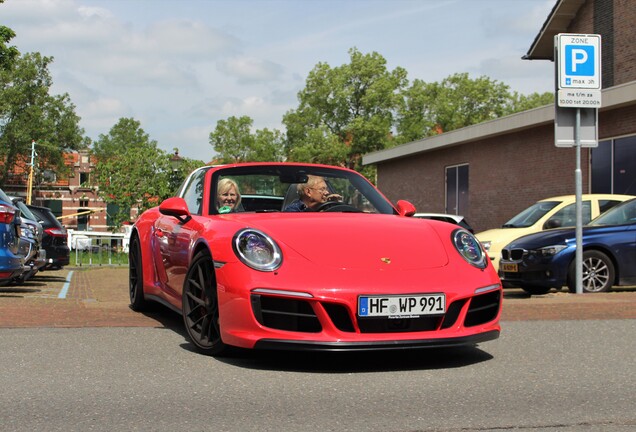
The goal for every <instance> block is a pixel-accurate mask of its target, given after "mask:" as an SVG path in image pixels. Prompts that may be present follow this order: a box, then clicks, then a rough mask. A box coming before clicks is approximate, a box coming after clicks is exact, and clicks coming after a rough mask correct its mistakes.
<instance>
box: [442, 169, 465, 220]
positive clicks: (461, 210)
mask: <svg viewBox="0 0 636 432" xmlns="http://www.w3.org/2000/svg"><path fill="white" fill-rule="evenodd" d="M446 213H450V214H456V215H465V214H467V213H468V165H455V166H452V167H446Z"/></svg>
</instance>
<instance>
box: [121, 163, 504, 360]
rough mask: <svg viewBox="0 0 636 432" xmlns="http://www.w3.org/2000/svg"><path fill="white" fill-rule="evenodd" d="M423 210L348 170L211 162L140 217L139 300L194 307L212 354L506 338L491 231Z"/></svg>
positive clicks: (133, 253) (134, 247)
mask: <svg viewBox="0 0 636 432" xmlns="http://www.w3.org/2000/svg"><path fill="white" fill-rule="evenodd" d="M312 197H313V198H312ZM321 201H324V202H321ZM292 210H293V211H292ZM414 213H415V207H414V206H413V205H412V204H410V203H409V202H407V201H398V202H397V205H396V206H393V205H392V204H391V202H389V201H388V200H387V199H386V198H385V197H384V195H382V193H380V192H379V191H378V190H377V189H376V188H375V187H374V186H373V185H372V184H371V183H370V182H369V181H368V180H367V179H365V178H364V177H363V176H361V175H360V174H358V173H357V172H355V171H352V170H348V169H344V168H337V167H331V166H325V165H312V164H296V163H246V164H233V165H223V166H206V167H202V168H199V169H197V170H195V171H194V172H192V173H191V174H190V176H189V177H188V178H187V179H186V181H185V182H184V184H183V185H182V186H181V188H180V190H179V192H178V193H177V196H176V197H173V198H169V199H167V200H165V201H164V202H162V203H161V204H160V205H159V206H158V207H155V208H152V209H150V210H147V211H146V212H144V213H143V214H142V215H141V217H140V218H139V220H138V221H137V222H136V223H135V225H134V228H133V232H132V235H131V240H130V241H131V243H130V245H131V246H130V255H129V256H130V258H129V259H130V287H129V288H130V303H131V307H132V309H133V310H136V311H141V310H143V309H144V308H145V307H146V306H147V305H148V303H149V302H151V301H156V302H160V303H162V304H164V305H166V306H168V307H169V308H171V309H173V310H175V311H177V312H178V313H180V314H182V316H183V320H184V323H185V328H186V329H187V333H188V335H189V337H190V339H191V340H192V343H193V344H194V346H195V347H196V348H197V350H198V351H200V352H202V353H204V354H210V355H218V354H221V353H222V352H223V351H224V350H226V349H227V348H228V347H230V346H233V347H241V348H256V349H290V350H327V351H345V350H376V349H377V350H388V349H405V348H423V347H445V346H456V345H475V344H477V343H480V342H484V341H488V340H492V339H496V338H497V337H498V336H499V332H500V326H499V317H500V313H501V304H502V298H503V292H502V287H501V282H500V280H499V278H498V276H497V273H496V271H495V270H494V269H493V268H492V265H491V264H490V260H489V259H488V257H487V256H486V254H485V252H484V251H483V249H482V248H481V245H480V243H479V241H478V240H477V239H476V238H475V237H474V236H473V235H472V234H471V233H470V232H468V231H466V230H464V229H463V228H461V227H458V226H457V225H454V224H450V223H446V222H439V221H434V220H424V219H417V218H413V217H410V216H412V215H413V214H414Z"/></svg>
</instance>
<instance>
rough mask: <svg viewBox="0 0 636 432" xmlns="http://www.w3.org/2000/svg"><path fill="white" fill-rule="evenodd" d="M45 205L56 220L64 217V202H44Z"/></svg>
mask: <svg viewBox="0 0 636 432" xmlns="http://www.w3.org/2000/svg"><path fill="white" fill-rule="evenodd" d="M43 205H44V207H48V208H49V209H51V213H53V215H55V217H56V218H57V217H60V216H62V208H63V203H62V200H44V202H43Z"/></svg>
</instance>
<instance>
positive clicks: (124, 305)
mask: <svg viewBox="0 0 636 432" xmlns="http://www.w3.org/2000/svg"><path fill="white" fill-rule="evenodd" d="M127 278H128V268H127V267H125V266H118V267H67V268H64V269H62V270H56V271H46V272H42V273H38V274H37V275H36V276H35V277H34V278H33V279H31V280H29V281H27V282H26V283H25V284H24V285H21V286H5V287H0V328H20V327H157V326H165V325H166V324H168V325H170V324H175V323H176V325H179V320H180V317H178V316H177V315H176V314H173V313H171V312H169V311H168V310H167V309H164V308H162V307H159V306H158V307H157V308H156V311H153V312H149V313H146V314H140V313H135V312H133V311H132V310H130V308H129V307H128V279H127ZM504 297H505V298H504V307H503V314H502V321H521V320H585V319H634V318H636V287H629V288H620V289H616V290H614V291H612V292H608V293H598V294H570V293H568V292H567V290H565V289H564V290H562V291H561V292H557V291H555V290H553V291H551V292H550V293H548V294H545V295H540V296H532V297H530V296H528V295H527V294H525V293H524V292H523V291H521V290H518V289H507V290H505V294H504ZM173 320H174V322H172V321H173Z"/></svg>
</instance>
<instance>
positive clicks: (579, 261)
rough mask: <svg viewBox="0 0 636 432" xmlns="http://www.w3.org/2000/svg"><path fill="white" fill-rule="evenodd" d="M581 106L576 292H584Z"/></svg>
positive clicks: (577, 129) (578, 114)
mask: <svg viewBox="0 0 636 432" xmlns="http://www.w3.org/2000/svg"><path fill="white" fill-rule="evenodd" d="M580 129H581V108H576V122H575V125H574V141H575V144H574V146H575V147H576V169H575V171H574V182H575V193H576V258H575V259H576V293H577V294H583V206H582V205H581V202H582V200H583V192H582V190H583V180H582V175H581V137H580V134H579V132H580Z"/></svg>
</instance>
